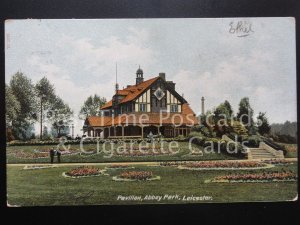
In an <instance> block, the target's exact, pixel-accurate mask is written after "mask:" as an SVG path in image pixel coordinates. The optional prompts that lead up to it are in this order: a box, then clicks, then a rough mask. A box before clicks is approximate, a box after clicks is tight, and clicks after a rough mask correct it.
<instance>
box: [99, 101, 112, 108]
mask: <svg viewBox="0 0 300 225" xmlns="http://www.w3.org/2000/svg"><path fill="white" fill-rule="evenodd" d="M110 107H112V100H110V101H108V102H106V103H105V104H104V105H103V106H102V107H101V108H100V109H107V108H110Z"/></svg>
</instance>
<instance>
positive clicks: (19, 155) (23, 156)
mask: <svg viewBox="0 0 300 225" xmlns="http://www.w3.org/2000/svg"><path fill="white" fill-rule="evenodd" d="M14 156H15V157H16V158H20V159H40V158H47V157H49V153H46V152H39V153H32V152H23V151H19V152H15V153H14Z"/></svg>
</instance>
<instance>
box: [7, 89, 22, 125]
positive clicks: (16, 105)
mask: <svg viewBox="0 0 300 225" xmlns="http://www.w3.org/2000/svg"><path fill="white" fill-rule="evenodd" d="M20 110H21V106H20V102H19V101H18V100H17V98H16V96H14V94H13V92H12V90H11V88H10V87H9V86H8V85H7V84H5V116H6V126H8V123H12V122H13V121H15V120H17V118H18V114H19V113H20Z"/></svg>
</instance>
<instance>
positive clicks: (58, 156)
mask: <svg viewBox="0 0 300 225" xmlns="http://www.w3.org/2000/svg"><path fill="white" fill-rule="evenodd" d="M56 155H57V162H58V163H60V156H61V151H60V150H59V149H58V150H57V152H56Z"/></svg>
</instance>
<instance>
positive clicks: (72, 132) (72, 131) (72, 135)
mask: <svg viewBox="0 0 300 225" xmlns="http://www.w3.org/2000/svg"><path fill="white" fill-rule="evenodd" d="M71 127H72V139H74V124H72V126H71Z"/></svg>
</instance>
